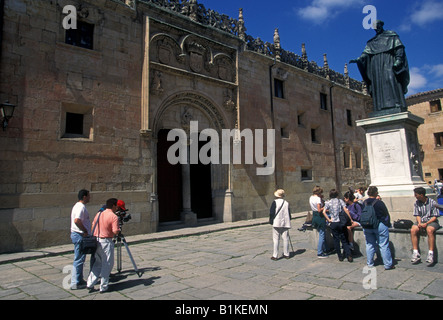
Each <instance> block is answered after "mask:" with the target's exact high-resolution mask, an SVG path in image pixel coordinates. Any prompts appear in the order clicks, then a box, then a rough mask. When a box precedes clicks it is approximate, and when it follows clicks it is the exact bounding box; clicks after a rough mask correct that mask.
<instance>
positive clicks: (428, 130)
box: [406, 89, 443, 185]
mask: <svg viewBox="0 0 443 320" xmlns="http://www.w3.org/2000/svg"><path fill="white" fill-rule="evenodd" d="M406 102H407V104H408V108H409V111H410V112H411V113H413V114H415V115H416V116H419V117H421V118H423V119H424V120H425V122H424V124H423V125H421V126H420V127H418V140H419V142H420V145H421V157H422V167H423V178H424V180H425V182H426V183H428V182H429V181H431V182H432V185H433V184H434V180H435V179H439V180H440V179H443V111H442V104H443V89H437V90H432V91H427V92H421V93H417V94H414V95H411V96H409V97H408V98H407V99H406Z"/></svg>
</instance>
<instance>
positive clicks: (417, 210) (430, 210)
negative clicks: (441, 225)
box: [414, 198, 440, 223]
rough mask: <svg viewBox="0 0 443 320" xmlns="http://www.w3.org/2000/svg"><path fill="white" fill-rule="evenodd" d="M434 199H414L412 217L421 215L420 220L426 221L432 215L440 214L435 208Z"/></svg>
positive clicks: (437, 215)
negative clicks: (422, 200)
mask: <svg viewBox="0 0 443 320" xmlns="http://www.w3.org/2000/svg"><path fill="white" fill-rule="evenodd" d="M435 204H436V202H435V200H433V199H430V198H427V200H426V203H423V202H421V201H420V200H417V201H415V204H414V217H417V216H419V217H421V222H423V223H426V222H428V221H429V220H431V219H432V217H437V218H438V217H439V216H440V214H439V212H438V210H437V208H435Z"/></svg>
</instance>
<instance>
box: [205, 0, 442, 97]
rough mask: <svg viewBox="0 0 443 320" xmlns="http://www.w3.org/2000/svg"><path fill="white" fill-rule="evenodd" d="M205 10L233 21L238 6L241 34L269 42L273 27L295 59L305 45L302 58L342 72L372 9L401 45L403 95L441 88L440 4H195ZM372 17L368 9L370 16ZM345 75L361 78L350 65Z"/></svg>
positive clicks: (384, 0)
mask: <svg viewBox="0 0 443 320" xmlns="http://www.w3.org/2000/svg"><path fill="white" fill-rule="evenodd" d="M198 2H199V3H201V4H203V5H204V6H205V7H206V9H213V10H215V11H217V12H219V13H223V14H226V15H228V16H231V17H233V18H238V10H239V8H243V16H244V19H245V26H246V29H247V31H246V33H247V34H249V35H251V36H253V37H254V38H257V37H260V38H261V39H262V40H263V41H268V42H272V41H273V34H274V29H275V28H278V29H279V33H280V39H281V46H282V48H283V49H285V50H288V51H292V52H294V53H297V54H300V55H301V44H302V43H305V44H306V50H307V53H308V59H309V60H311V61H315V62H317V63H318V64H319V65H320V66H322V65H323V54H324V53H326V54H327V56H328V63H329V67H330V68H331V69H333V70H335V71H338V72H343V70H344V65H345V63H347V62H348V61H349V60H350V59H352V58H357V57H359V56H360V54H361V52H362V51H363V49H364V47H365V44H366V41H367V40H369V39H370V38H372V37H373V36H374V34H375V32H374V30H372V29H365V28H364V27H363V20H364V19H365V18H366V19H367V20H369V14H370V12H367V13H363V8H364V7H365V6H367V5H372V6H373V7H375V9H376V13H377V18H378V19H380V20H383V21H384V22H385V29H386V30H393V31H396V32H397V33H398V34H399V35H400V39H401V40H402V42H403V44H404V45H405V47H406V54H407V57H408V61H409V67H410V72H411V84H410V85H409V93H408V95H411V94H415V93H418V92H425V91H430V90H434V89H438V88H443V27H442V23H443V0H425V1H415V0H369V1H368V0H275V1H265V0H224V1H221V0H198ZM372 13H374V11H373V12H372ZM349 73H350V76H351V77H352V78H354V79H357V80H361V76H360V74H359V72H358V70H357V67H356V65H355V64H352V65H349Z"/></svg>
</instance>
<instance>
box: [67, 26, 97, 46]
mask: <svg viewBox="0 0 443 320" xmlns="http://www.w3.org/2000/svg"><path fill="white" fill-rule="evenodd" d="M65 42H66V43H67V44H71V45H73V46H76V47H81V48H86V49H91V50H92V49H93V47H94V25H93V24H90V23H87V22H84V21H77V29H67V30H66V38H65Z"/></svg>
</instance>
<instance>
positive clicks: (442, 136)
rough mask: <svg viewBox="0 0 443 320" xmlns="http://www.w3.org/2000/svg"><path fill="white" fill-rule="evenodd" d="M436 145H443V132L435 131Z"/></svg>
mask: <svg viewBox="0 0 443 320" xmlns="http://www.w3.org/2000/svg"><path fill="white" fill-rule="evenodd" d="M434 139H435V147H442V146H443V132H439V133H434Z"/></svg>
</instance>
